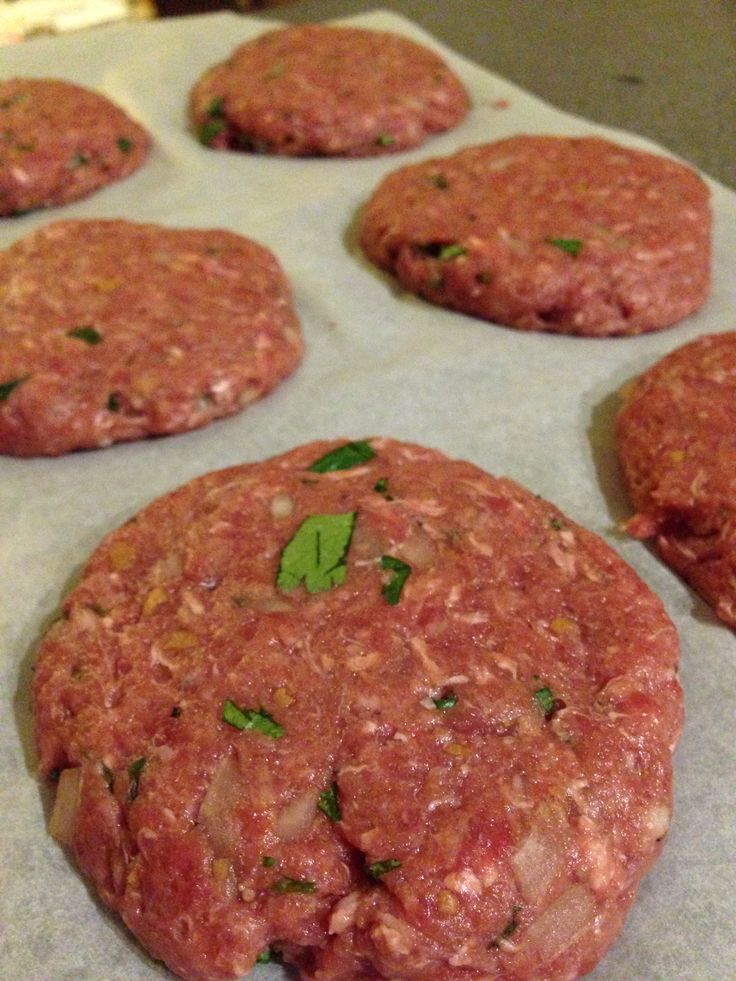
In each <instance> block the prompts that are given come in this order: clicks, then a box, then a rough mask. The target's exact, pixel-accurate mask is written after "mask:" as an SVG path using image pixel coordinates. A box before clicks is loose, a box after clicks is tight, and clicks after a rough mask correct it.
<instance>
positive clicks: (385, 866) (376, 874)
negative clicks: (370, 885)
mask: <svg viewBox="0 0 736 981" xmlns="http://www.w3.org/2000/svg"><path fill="white" fill-rule="evenodd" d="M400 868H401V862H400V861H399V860H398V859H397V858H385V859H384V860H383V861H382V862H371V864H370V865H369V866H368V874H369V875H370V876H372V878H374V879H380V878H381V876H382V875H386V873H387V872H393V870H394V869H400Z"/></svg>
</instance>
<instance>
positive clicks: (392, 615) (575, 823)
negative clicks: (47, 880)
mask: <svg viewBox="0 0 736 981" xmlns="http://www.w3.org/2000/svg"><path fill="white" fill-rule="evenodd" d="M677 646H678V645H677V637H676V634H675V630H674V628H673V626H672V624H671V623H670V621H669V620H668V618H667V616H666V614H665V613H664V611H663V608H662V605H661V603H660V601H659V600H658V599H657V598H656V597H655V596H654V595H653V594H652V593H651V592H650V591H649V590H648V589H647V587H646V586H645V585H644V584H643V583H642V582H641V580H640V579H639V578H638V577H637V576H636V575H635V573H634V572H633V571H632V570H631V569H630V568H629V567H628V566H626V565H625V564H624V563H623V562H622V561H621V559H619V558H618V557H617V556H616V555H615V554H614V553H613V551H612V550H611V549H610V548H609V547H608V546H607V545H606V544H605V543H604V542H603V541H602V540H601V539H599V538H597V537H596V536H594V535H592V534H590V533H589V532H587V531H585V530H583V529H582V528H580V527H578V526H576V525H575V524H573V523H572V522H571V521H568V520H567V518H565V517H563V516H562V515H561V514H560V512H559V511H557V510H556V509H555V508H554V507H552V506H551V505H550V504H547V503H546V502H544V501H542V500H540V499H539V498H537V497H535V496H534V495H532V494H531V493H529V492H527V491H526V490H524V489H522V488H521V487H519V486H518V485H516V484H514V483H513V482H512V481H510V480H506V479H500V480H499V479H495V478H493V477H491V476H489V475H488V474H486V473H484V472H483V471H481V470H479V469H478V468H477V467H475V466H472V465H471V464H469V463H463V462H456V461H451V460H449V459H447V458H446V457H444V456H443V455H442V454H440V453H437V452H435V451H432V450H427V449H423V448H421V447H419V446H415V445H409V444H404V443H398V442H394V441H391V440H387V439H372V440H370V441H357V442H353V443H349V444H343V443H334V442H319V443H312V444H309V445H307V446H303V447H301V448H299V449H296V450H294V451H292V452H290V453H287V454H285V455H284V456H280V457H276V458H275V459H273V460H270V461H267V462H265V463H256V464H251V465H245V466H240V467H234V468H231V469H228V470H224V471H221V472H218V473H212V474H209V475H207V476H205V477H202V478H199V479H197V480H195V481H193V482H192V483H190V484H188V485H186V486H185V487H182V488H181V489H179V490H177V491H175V492H173V493H172V494H169V495H168V496H166V497H163V498H161V499H160V500H158V501H156V502H154V503H153V504H151V505H150V506H149V507H148V508H147V509H146V510H145V511H143V512H142V513H141V514H140V515H139V516H138V517H137V518H135V519H134V520H132V521H129V522H128V523H127V524H126V525H125V526H124V527H122V528H121V529H119V530H117V531H115V532H113V533H112V534H110V535H109V536H108V537H107V538H106V539H105V540H104V541H103V543H102V544H101V546H100V547H99V548H98V550H97V551H96V552H95V554H94V555H93V557H92V559H91V560H90V562H89V564H88V565H87V567H86V569H85V570H84V572H83V575H82V579H81V582H80V584H79V585H78V586H77V587H76V588H75V589H74V590H73V591H72V592H71V594H70V595H69V596H68V597H67V598H66V600H65V601H64V604H63V615H62V618H61V619H60V620H59V621H57V623H56V624H55V625H54V626H52V627H51V629H50V631H49V632H48V634H47V635H46V637H45V639H44V640H43V642H42V644H41V650H40V654H39V657H38V664H37V668H36V674H35V682H34V701H35V712H36V720H37V730H36V733H37V744H38V751H39V755H40V769H41V772H42V774H43V775H44V776H48V775H50V774H55V773H56V772H61V777H60V786H59V790H58V793H57V803H56V807H55V811H54V817H53V819H52V831H53V833H54V834H55V835H56V837H57V838H59V839H61V840H62V841H64V842H65V843H67V844H69V845H70V847H71V849H72V852H73V853H74V856H75V858H76V860H77V862H78V863H79V865H80V867H81V869H82V870H83V871H84V873H85V874H86V875H87V876H88V877H89V878H90V879H91V880H92V882H93V883H94V885H95V887H96V888H97V890H98V891H99V893H100V895H101V896H102V898H103V899H104V901H105V902H106V903H107V904H109V905H110V906H111V907H113V908H114V909H115V910H117V911H118V912H119V913H120V914H121V915H122V917H123V919H124V920H125V922H126V923H127V924H128V926H129V927H130V928H131V929H132V930H133V932H134V933H135V934H136V935H137V937H138V938H139V939H140V940H141V942H142V943H143V944H144V945H145V946H146V947H147V948H148V949H149V950H150V951H151V952H152V953H153V955H154V956H156V957H159V958H162V959H163V960H164V961H165V962H166V963H167V964H168V965H169V966H170V967H171V968H172V969H173V970H174V971H177V972H178V973H179V974H181V975H182V976H183V977H185V978H188V979H192V981H212V979H220V978H235V977H238V976H240V975H241V974H243V973H244V972H246V971H247V970H248V969H249V968H250V967H251V966H252V965H253V963H254V961H255V960H256V958H257V957H258V956H259V954H261V953H262V952H263V951H265V950H266V949H267V948H268V947H269V945H274V946H275V948H276V949H277V950H278V951H280V952H281V954H282V956H283V957H284V958H285V959H286V961H288V962H290V963H293V964H295V965H296V966H297V968H298V971H299V975H300V977H301V978H303V979H313V981H317V979H319V981H358V979H364V981H376V979H379V978H391V979H421V981H481V979H482V981H487V979H488V978H495V979H507V981H511V979H514V981H522V979H528V981H531V979H539V978H541V977H542V976H543V977H544V978H545V979H546V981H555V979H560V981H561V979H567V981H569V979H572V978H576V977H578V976H580V975H582V974H584V973H585V972H587V971H589V970H590V969H591V968H592V967H593V965H594V964H595V963H596V961H597V960H598V959H599V958H600V957H601V955H602V954H603V952H604V951H605V950H606V948H607V947H608V945H609V944H610V943H611V941H612V940H613V938H614V937H615V935H616V933H617V932H618V930H619V928H620V927H621V924H622V921H623V918H624V916H625V914H626V911H627V909H628V907H629V905H630V903H631V902H632V900H633V897H634V894H635V892H636V888H637V885H638V883H639V881H640V879H641V877H642V875H643V874H644V872H645V871H646V870H647V869H648V868H649V866H650V865H651V864H652V862H653V860H654V859H655V857H656V855H657V854H658V852H659V850H660V847H661V842H662V839H663V837H664V835H665V833H666V830H667V826H668V824H669V820H670V808H671V752H672V747H673V745H674V744H675V742H676V740H677V736H678V733H679V730H680V725H681V694H680V688H679V684H678V681H677V677H676V664H677Z"/></svg>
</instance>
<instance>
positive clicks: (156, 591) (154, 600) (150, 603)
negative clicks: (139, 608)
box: [143, 586, 168, 616]
mask: <svg viewBox="0 0 736 981" xmlns="http://www.w3.org/2000/svg"><path fill="white" fill-rule="evenodd" d="M167 599H168V596H167V595H166V591H165V590H164V589H162V588H161V587H160V586H156V587H154V588H153V589H152V590H151V592H150V593H149V594H148V596H146V598H145V600H144V602H143V613H144V614H145V615H146V616H148V614H149V613H153V611H154V610H155V609H156V608H157V607H159V606H161V604H162V603H165V602H166V600H167Z"/></svg>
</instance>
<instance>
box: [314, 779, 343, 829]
mask: <svg viewBox="0 0 736 981" xmlns="http://www.w3.org/2000/svg"><path fill="white" fill-rule="evenodd" d="M317 807H318V808H319V809H320V811H322V813H323V814H325V815H327V817H328V818H329V819H330V821H341V820H342V814H341V813H340V801H339V800H338V799H337V784H336V783H332V784H331V785H330V786H329V787H328V788H327V790H323V791H322V793H321V794H320V795H319V803H318V804H317Z"/></svg>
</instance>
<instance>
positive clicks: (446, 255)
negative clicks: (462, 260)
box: [416, 242, 468, 262]
mask: <svg viewBox="0 0 736 981" xmlns="http://www.w3.org/2000/svg"><path fill="white" fill-rule="evenodd" d="M416 248H417V250H418V252H419V253H420V254H421V255H425V256H427V257H428V258H430V259H439V260H440V262H449V261H450V260H452V259H457V258H458V257H459V256H461V255H467V252H468V250H467V247H466V246H464V245H463V244H462V243H461V242H426V243H425V244H424V245H418V246H417V247H416Z"/></svg>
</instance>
